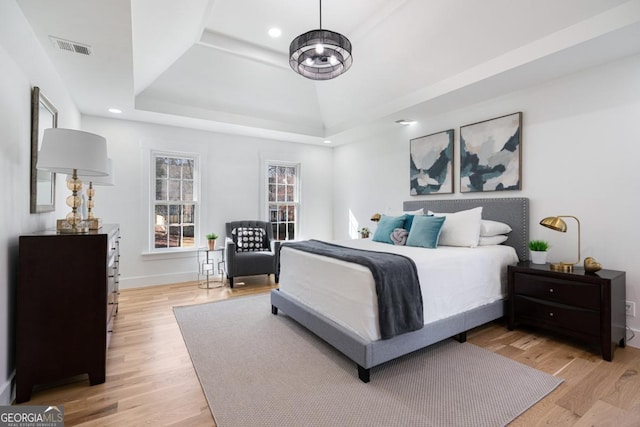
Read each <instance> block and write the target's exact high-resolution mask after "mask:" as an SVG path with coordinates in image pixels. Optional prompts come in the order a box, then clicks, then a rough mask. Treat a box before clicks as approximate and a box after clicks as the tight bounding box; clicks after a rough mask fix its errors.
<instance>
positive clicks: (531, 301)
mask: <svg viewBox="0 0 640 427" xmlns="http://www.w3.org/2000/svg"><path fill="white" fill-rule="evenodd" d="M515 309H516V313H518V314H517V321H518V322H523V323H529V324H532V325H535V326H541V327H545V328H548V329H552V330H557V331H560V330H565V331H567V332H568V331H573V332H577V333H579V334H584V335H592V336H598V335H600V312H598V311H593V310H588V309H583V308H578V307H572V306H568V305H564V304H556V303H552V302H547V301H543V300H539V299H535V298H529V297H525V296H519V295H518V296H516V297H515Z"/></svg>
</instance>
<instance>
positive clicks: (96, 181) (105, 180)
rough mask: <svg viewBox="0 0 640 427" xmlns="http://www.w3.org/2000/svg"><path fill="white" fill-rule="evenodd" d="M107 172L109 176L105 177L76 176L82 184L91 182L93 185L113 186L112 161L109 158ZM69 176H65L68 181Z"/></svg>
mask: <svg viewBox="0 0 640 427" xmlns="http://www.w3.org/2000/svg"><path fill="white" fill-rule="evenodd" d="M107 172H108V173H109V175H106V176H88V175H78V178H80V179H81V180H82V181H84V182H91V183H92V184H93V185H109V186H112V185H115V179H114V177H113V161H112V160H111V158H108V159H107ZM70 178H71V176H70V175H67V179H70Z"/></svg>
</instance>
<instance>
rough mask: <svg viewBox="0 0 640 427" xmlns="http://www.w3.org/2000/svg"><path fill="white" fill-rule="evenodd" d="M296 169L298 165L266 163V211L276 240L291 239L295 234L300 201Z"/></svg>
mask: <svg viewBox="0 0 640 427" xmlns="http://www.w3.org/2000/svg"><path fill="white" fill-rule="evenodd" d="M298 169H299V166H298V165H292V164H283V163H278V162H269V163H268V164H267V185H268V190H267V192H268V197H267V200H268V206H267V211H268V212H269V221H271V224H272V227H273V237H274V239H276V240H292V239H295V238H296V236H297V232H298V211H299V201H300V179H299V176H298Z"/></svg>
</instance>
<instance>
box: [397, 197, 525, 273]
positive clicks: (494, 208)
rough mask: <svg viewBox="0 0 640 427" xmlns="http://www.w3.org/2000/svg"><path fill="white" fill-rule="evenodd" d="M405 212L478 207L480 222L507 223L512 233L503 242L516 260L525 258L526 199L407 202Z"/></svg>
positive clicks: (445, 210) (442, 210)
mask: <svg viewBox="0 0 640 427" xmlns="http://www.w3.org/2000/svg"><path fill="white" fill-rule="evenodd" d="M402 206H403V209H404V210H405V211H413V210H416V209H420V208H423V209H424V212H425V213H426V212H427V211H429V210H430V211H433V212H443V213H445V212H458V211H463V210H466V209H471V208H476V207H478V206H482V219H492V220H494V221H500V222H504V223H507V224H509V225H510V226H511V228H512V229H513V231H511V233H509V238H508V239H507V241H506V242H505V243H504V244H505V245H509V246H512V247H513V248H514V249H515V250H516V252H517V253H518V258H520V261H524V260H527V259H528V258H529V250H528V243H529V199H527V198H524V197H512V198H509V197H506V198H493V199H449V200H433V199H426V200H424V199H423V200H408V201H406V202H404V203H403V204H402Z"/></svg>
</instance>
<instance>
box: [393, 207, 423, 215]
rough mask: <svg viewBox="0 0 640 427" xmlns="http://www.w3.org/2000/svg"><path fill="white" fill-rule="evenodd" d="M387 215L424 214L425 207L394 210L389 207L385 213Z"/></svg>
mask: <svg viewBox="0 0 640 427" xmlns="http://www.w3.org/2000/svg"><path fill="white" fill-rule="evenodd" d="M384 214H385V215H387V216H401V215H405V214H406V215H424V209H422V208H420V209H416V210H415V211H394V210H393V209H391V208H387V210H386V212H385V213H384Z"/></svg>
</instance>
